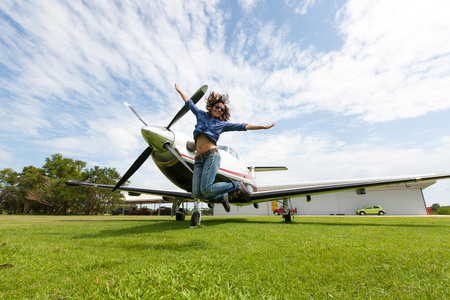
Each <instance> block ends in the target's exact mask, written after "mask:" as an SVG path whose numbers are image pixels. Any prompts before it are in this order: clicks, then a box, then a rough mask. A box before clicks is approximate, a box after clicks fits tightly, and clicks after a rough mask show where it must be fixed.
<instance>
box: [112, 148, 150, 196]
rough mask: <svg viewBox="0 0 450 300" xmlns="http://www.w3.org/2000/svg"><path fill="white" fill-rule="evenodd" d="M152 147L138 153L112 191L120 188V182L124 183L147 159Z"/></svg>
mask: <svg viewBox="0 0 450 300" xmlns="http://www.w3.org/2000/svg"><path fill="white" fill-rule="evenodd" d="M152 152H153V149H152V148H151V147H147V149H145V150H144V152H142V153H141V155H139V157H138V159H136V161H135V162H134V163H133V164H132V165H131V167H130V168H129V169H128V171H127V172H126V173H125V175H123V177H122V178H120V180H119V182H118V183H117V184H116V186H115V187H114V188H113V192H114V191H115V190H117V189H118V188H120V187H121V186H122V184H124V183H125V182H126V181H127V180H128V179H129V178H130V177H131V176H132V175H133V174H134V172H136V171H137V169H139V167H140V166H142V164H143V163H144V162H145V161H146V160H147V158H148V157H149V156H150V155H151V154H152Z"/></svg>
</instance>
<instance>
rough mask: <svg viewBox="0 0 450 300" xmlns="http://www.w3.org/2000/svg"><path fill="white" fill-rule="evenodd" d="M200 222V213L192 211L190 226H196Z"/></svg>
mask: <svg viewBox="0 0 450 300" xmlns="http://www.w3.org/2000/svg"><path fill="white" fill-rule="evenodd" d="M199 224H200V213H198V212H194V213H193V214H192V217H191V226H194V227H197V226H198V225H199Z"/></svg>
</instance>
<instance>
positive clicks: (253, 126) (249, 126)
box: [245, 122, 275, 130]
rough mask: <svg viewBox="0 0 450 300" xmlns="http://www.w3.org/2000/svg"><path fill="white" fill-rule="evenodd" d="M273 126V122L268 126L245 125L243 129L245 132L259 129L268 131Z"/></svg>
mask: <svg viewBox="0 0 450 300" xmlns="http://www.w3.org/2000/svg"><path fill="white" fill-rule="evenodd" d="M273 126H275V122H274V123H272V124H269V125H253V124H247V126H245V129H247V130H259V129H269V128H272V127H273Z"/></svg>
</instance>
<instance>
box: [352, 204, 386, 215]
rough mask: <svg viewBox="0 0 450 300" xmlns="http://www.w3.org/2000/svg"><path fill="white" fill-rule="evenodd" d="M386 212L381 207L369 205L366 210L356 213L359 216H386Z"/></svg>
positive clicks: (359, 210)
mask: <svg viewBox="0 0 450 300" xmlns="http://www.w3.org/2000/svg"><path fill="white" fill-rule="evenodd" d="M385 213H386V212H385V211H384V209H383V208H382V207H381V206H379V205H367V206H366V207H364V208H361V209H358V210H357V211H356V214H357V215H361V216H363V215H365V214H368V215H384V214H385Z"/></svg>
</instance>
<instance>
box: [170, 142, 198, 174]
mask: <svg viewBox="0 0 450 300" xmlns="http://www.w3.org/2000/svg"><path fill="white" fill-rule="evenodd" d="M164 148H166V149H167V150H169V152H170V153H172V154H173V156H175V157H176V158H178V160H179V161H180V162H181V163H182V164H183V165H184V166H185V167H186V168H187V169H188V170H189V171H191V173H194V171H192V169H191V168H190V167H189V165H188V164H187V163H186V162H185V161H184V159H183V158H182V157H181V156H180V154H178V152H177V151H175V149H173V148H172V146H170V143H165V144H164Z"/></svg>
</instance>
